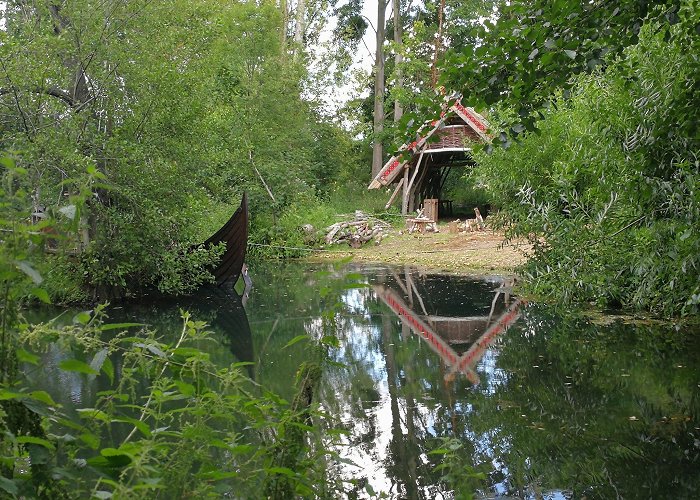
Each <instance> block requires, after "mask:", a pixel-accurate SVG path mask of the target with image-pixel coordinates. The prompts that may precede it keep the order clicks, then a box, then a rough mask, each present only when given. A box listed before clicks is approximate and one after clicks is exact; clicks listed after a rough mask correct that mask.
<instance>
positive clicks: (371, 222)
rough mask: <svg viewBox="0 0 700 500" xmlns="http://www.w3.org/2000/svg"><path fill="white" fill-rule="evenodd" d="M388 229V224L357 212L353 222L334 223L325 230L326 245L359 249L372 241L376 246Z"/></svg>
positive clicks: (389, 226)
mask: <svg viewBox="0 0 700 500" xmlns="http://www.w3.org/2000/svg"><path fill="white" fill-rule="evenodd" d="M390 228H391V225H390V224H388V223H386V222H384V221H382V220H379V219H377V218H374V217H370V216H368V215H367V214H365V213H363V212H361V211H360V210H357V211H356V212H355V215H354V220H349V221H348V220H346V221H342V222H336V223H335V224H333V225H331V226H328V227H327V228H326V244H328V245H334V244H337V243H347V244H348V245H350V246H351V247H353V248H360V247H361V246H362V245H364V244H365V243H367V242H368V241H370V240H374V242H375V243H376V244H377V245H378V244H379V243H380V242H381V241H382V238H384V237H385V236H386V234H388V232H389V229H390Z"/></svg>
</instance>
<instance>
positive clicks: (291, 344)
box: [282, 334, 309, 349]
mask: <svg viewBox="0 0 700 500" xmlns="http://www.w3.org/2000/svg"><path fill="white" fill-rule="evenodd" d="M302 340H309V336H308V335H305V334H304V335H297V336H296V337H294V338H293V339H292V340H290V341H289V342H287V343H286V344H285V345H284V347H283V348H282V349H286V348H287V347H290V346H293V345H294V344H296V343H297V342H301V341H302Z"/></svg>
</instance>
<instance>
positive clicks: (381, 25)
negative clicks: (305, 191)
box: [372, 0, 387, 178]
mask: <svg viewBox="0 0 700 500" xmlns="http://www.w3.org/2000/svg"><path fill="white" fill-rule="evenodd" d="M386 5H387V4H386V2H385V1H384V0H379V2H378V3H377V51H376V59H375V62H374V66H375V68H374V144H373V145H372V178H374V177H376V176H377V174H378V173H379V171H380V170H381V169H382V165H383V163H384V161H383V157H384V149H383V147H382V137H381V135H382V132H384V37H385V32H386Z"/></svg>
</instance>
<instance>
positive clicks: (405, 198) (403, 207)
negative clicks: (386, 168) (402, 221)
mask: <svg viewBox="0 0 700 500" xmlns="http://www.w3.org/2000/svg"><path fill="white" fill-rule="evenodd" d="M401 214H402V215H408V168H406V169H404V171H403V198H402V200H401Z"/></svg>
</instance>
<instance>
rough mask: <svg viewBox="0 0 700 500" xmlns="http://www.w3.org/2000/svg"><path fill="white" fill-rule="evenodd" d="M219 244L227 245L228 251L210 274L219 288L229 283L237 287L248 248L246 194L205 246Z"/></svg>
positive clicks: (226, 250) (225, 251)
mask: <svg viewBox="0 0 700 500" xmlns="http://www.w3.org/2000/svg"><path fill="white" fill-rule="evenodd" d="M219 243H225V245H226V249H225V250H224V253H223V255H222V256H221V260H220V261H219V263H218V264H217V265H216V266H214V267H213V268H212V269H210V272H211V273H212V274H213V275H214V279H215V283H216V285H217V286H221V285H223V284H224V283H229V282H230V283H231V284H233V285H235V284H236V281H238V277H239V276H240V275H241V269H242V267H243V263H244V262H245V254H246V249H247V247H248V195H247V194H246V193H243V199H242V200H241V205H240V206H239V207H238V209H236V211H235V212H234V213H233V215H232V216H231V218H230V219H229V220H228V222H226V224H224V225H223V226H221V229H219V230H218V231H217V232H216V233H214V235H213V236H212V237H211V238H209V239H208V240H206V241H205V242H204V246H205V247H210V246H213V245H218V244H219Z"/></svg>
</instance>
